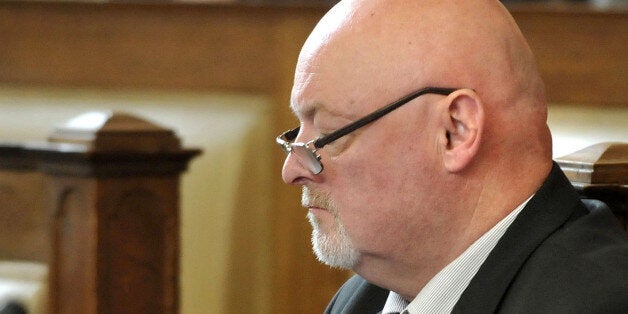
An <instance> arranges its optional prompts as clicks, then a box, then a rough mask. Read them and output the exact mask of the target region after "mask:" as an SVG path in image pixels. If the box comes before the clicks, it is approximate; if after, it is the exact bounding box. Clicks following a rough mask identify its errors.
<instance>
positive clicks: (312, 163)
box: [292, 146, 323, 174]
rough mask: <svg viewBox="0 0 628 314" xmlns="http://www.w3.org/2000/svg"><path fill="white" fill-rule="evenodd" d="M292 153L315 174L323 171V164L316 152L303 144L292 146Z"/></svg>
mask: <svg viewBox="0 0 628 314" xmlns="http://www.w3.org/2000/svg"><path fill="white" fill-rule="evenodd" d="M292 153H293V154H294V156H295V157H296V158H297V160H298V161H299V163H301V165H303V166H304V167H306V168H307V169H308V170H310V171H311V172H312V173H313V174H319V173H320V172H321V171H323V164H322V163H321V162H320V160H318V157H316V154H314V153H312V151H310V150H309V149H307V148H305V147H303V146H295V147H292Z"/></svg>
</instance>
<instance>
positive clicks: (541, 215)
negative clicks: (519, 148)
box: [452, 164, 579, 313]
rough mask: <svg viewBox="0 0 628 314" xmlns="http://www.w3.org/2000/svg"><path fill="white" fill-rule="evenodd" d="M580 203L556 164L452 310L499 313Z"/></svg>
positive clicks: (454, 311)
mask: <svg viewBox="0 0 628 314" xmlns="http://www.w3.org/2000/svg"><path fill="white" fill-rule="evenodd" d="M578 204H579V197H578V194H577V193H576V192H575V190H574V189H573V188H572V186H571V184H570V183H569V181H568V180H567V178H566V177H565V176H564V174H563V173H562V171H561V170H560V168H559V167H558V166H557V165H556V164H554V166H553V168H552V171H551V172H550V175H549V177H548V179H547V180H546V181H545V182H544V184H543V186H542V187H541V188H540V189H539V191H538V192H537V193H536V194H535V195H534V197H533V198H532V199H531V200H530V201H529V202H528V204H527V205H526V207H525V208H524V209H523V211H522V212H521V213H520V214H519V216H518V217H517V218H516V219H515V221H514V222H513V223H512V225H511V226H510V227H509V228H508V230H507V231H506V233H505V234H504V236H503V237H502V238H501V240H500V241H499V242H498V243H497V246H496V247H495V249H494V250H493V251H492V252H491V253H490V254H489V256H488V258H487V259H486V262H485V263H484V264H483V265H482V267H480V270H479V271H478V273H477V274H476V275H475V277H474V278H473V279H472V280H471V283H470V284H469V286H468V287H467V289H466V290H465V291H464V293H463V294H462V296H461V297H460V299H459V300H458V303H457V304H456V306H455V307H454V309H453V311H452V313H494V312H496V310H497V309H498V307H499V304H500V302H501V300H502V297H503V296H504V294H505V293H506V291H507V289H508V287H509V285H510V283H511V282H512V281H513V279H514V277H515V276H516V275H517V273H518V272H519V270H520V269H521V266H522V265H523V264H524V263H525V262H526V260H527V259H528V257H529V256H530V255H531V254H532V253H533V252H534V250H535V249H536V248H537V247H538V246H539V245H540V244H541V243H542V242H543V241H544V240H545V239H546V238H547V237H549V236H550V234H552V233H553V232H554V231H555V230H556V229H558V228H559V227H560V226H561V225H563V224H564V223H565V222H566V221H567V220H568V219H569V217H570V216H572V215H573V213H574V210H575V208H577V205H578Z"/></svg>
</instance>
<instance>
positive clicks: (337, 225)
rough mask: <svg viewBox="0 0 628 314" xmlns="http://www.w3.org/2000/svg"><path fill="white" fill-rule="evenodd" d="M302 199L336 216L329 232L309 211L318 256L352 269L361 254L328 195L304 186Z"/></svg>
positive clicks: (334, 264)
mask: <svg viewBox="0 0 628 314" xmlns="http://www.w3.org/2000/svg"><path fill="white" fill-rule="evenodd" d="M302 201H303V204H304V205H307V204H309V205H315V206H317V207H321V208H324V209H326V210H327V211H328V212H330V213H331V214H332V215H333V217H334V226H332V227H331V228H329V230H330V231H329V233H328V234H326V233H324V232H323V231H321V228H320V226H319V221H318V219H317V218H316V217H315V216H314V215H313V214H312V213H308V215H307V218H308V220H309V221H310V224H311V225H312V248H313V250H314V254H316V258H317V259H318V260H319V261H321V262H322V263H324V264H326V265H329V266H331V267H337V268H344V269H352V268H353V267H354V266H355V265H356V264H357V263H358V261H359V259H360V254H359V253H358V251H357V250H356V249H355V247H354V246H353V243H352V242H351V239H349V237H348V235H347V232H346V229H345V227H344V226H343V224H342V222H340V219H339V217H338V211H337V210H336V207H335V206H334V204H333V203H332V202H331V200H330V198H329V197H328V196H327V195H321V194H317V193H314V192H311V191H310V190H309V189H308V188H306V187H303V194H302Z"/></svg>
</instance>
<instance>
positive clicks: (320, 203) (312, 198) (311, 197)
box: [301, 186, 336, 213]
mask: <svg viewBox="0 0 628 314" xmlns="http://www.w3.org/2000/svg"><path fill="white" fill-rule="evenodd" d="M301 206H303V207H317V208H321V209H325V210H327V211H330V212H332V213H334V212H335V211H336V208H335V206H334V203H333V202H332V200H331V197H330V196H329V195H327V194H323V193H318V192H316V191H313V190H311V189H309V188H308V187H307V186H303V188H302V193H301Z"/></svg>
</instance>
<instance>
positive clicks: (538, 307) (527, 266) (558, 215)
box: [325, 164, 628, 314]
mask: <svg viewBox="0 0 628 314" xmlns="http://www.w3.org/2000/svg"><path fill="white" fill-rule="evenodd" d="M599 204H600V203H599V202H597V203H596V202H587V204H586V205H587V206H585V204H583V202H581V200H580V198H579V196H578V194H577V193H576V191H575V190H574V189H573V187H572V186H571V184H570V182H569V181H568V180H567V178H566V177H565V175H564V174H563V173H562V171H561V170H560V168H559V167H558V166H557V165H556V164H555V165H554V167H553V169H552V171H551V173H550V175H549V176H548V178H547V180H546V181H545V182H544V184H543V186H542V187H541V188H540V189H539V191H537V193H536V194H535V195H534V197H533V198H532V199H531V200H530V201H529V202H528V204H527V205H526V207H525V208H524V209H523V210H522V211H521V213H520V214H519V216H518V217H517V218H516V219H515V221H514V222H513V223H512V225H511V226H510V227H509V228H508V230H507V231H506V233H505V234H504V236H503V237H502V238H501V239H500V241H499V242H498V244H497V246H496V247H495V249H494V250H493V251H492V252H491V253H490V254H489V256H488V258H487V260H486V262H485V263H484V264H483V265H482V266H481V267H480V270H479V271H478V273H477V275H476V276H475V277H474V278H473V279H472V280H471V283H470V284H469V286H468V287H467V289H466V290H465V291H464V293H463V294H462V296H461V297H460V299H459V301H458V303H457V304H456V306H455V307H454V309H453V311H452V313H483V314H485V313H605V314H608V313H624V314H626V313H628V235H626V233H625V231H624V230H622V229H621V227H620V226H619V223H618V221H617V219H616V218H615V217H614V216H613V215H612V213H611V212H610V210H608V208H607V207H606V206H604V205H603V204H602V205H601V206H599ZM388 292H389V291H388V290H385V289H382V288H380V287H377V286H375V285H372V284H370V283H368V282H366V281H365V280H364V279H363V278H361V277H359V276H354V277H352V278H351V279H350V280H349V281H347V282H346V283H345V284H344V285H343V286H342V287H341V288H340V290H339V291H338V292H337V293H336V295H335V296H334V298H333V299H332V301H331V303H330V304H329V305H328V307H327V309H326V310H325V313H378V312H380V311H381V310H382V308H383V307H384V303H385V301H386V298H387V296H388Z"/></svg>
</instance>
